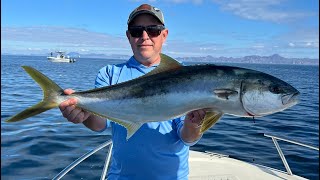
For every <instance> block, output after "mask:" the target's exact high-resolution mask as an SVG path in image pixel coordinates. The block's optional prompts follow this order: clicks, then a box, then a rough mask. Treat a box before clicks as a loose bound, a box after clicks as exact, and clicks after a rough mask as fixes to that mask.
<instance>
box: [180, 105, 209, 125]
mask: <svg viewBox="0 0 320 180" xmlns="http://www.w3.org/2000/svg"><path fill="white" fill-rule="evenodd" d="M205 115H206V111H205V110H204V109H199V110H195V111H191V112H189V113H188V114H187V115H186V117H185V120H184V125H185V126H188V127H191V128H200V127H201V124H202V123H203V119H204V117H205Z"/></svg>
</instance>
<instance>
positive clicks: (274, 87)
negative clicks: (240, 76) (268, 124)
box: [240, 73, 300, 117]
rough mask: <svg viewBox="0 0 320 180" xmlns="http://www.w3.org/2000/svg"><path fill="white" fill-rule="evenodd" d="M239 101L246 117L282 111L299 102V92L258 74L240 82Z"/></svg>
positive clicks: (262, 74) (283, 83)
mask: <svg viewBox="0 0 320 180" xmlns="http://www.w3.org/2000/svg"><path fill="white" fill-rule="evenodd" d="M240 89H241V93H240V100H241V102H242V105H243V108H244V109H245V111H246V112H247V115H248V116H257V117H259V116H260V117H261V116H265V115H269V114H273V113H276V112H280V111H283V110H285V109H287V108H289V107H292V106H294V105H295V104H297V103H298V101H299V95H300V93H299V91H298V90H297V89H295V88H294V87H293V86H291V85H290V84H288V83H286V82H284V81H282V80H281V79H278V78H276V77H273V76H271V75H268V74H264V73H260V74H256V75H255V76H253V77H251V78H248V79H246V80H243V81H242V82H241V88H240Z"/></svg>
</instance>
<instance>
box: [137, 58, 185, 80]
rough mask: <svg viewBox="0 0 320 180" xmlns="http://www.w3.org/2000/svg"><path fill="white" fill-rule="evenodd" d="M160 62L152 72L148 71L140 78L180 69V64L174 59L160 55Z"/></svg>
mask: <svg viewBox="0 0 320 180" xmlns="http://www.w3.org/2000/svg"><path fill="white" fill-rule="evenodd" d="M160 57H161V61H160V64H159V65H158V67H156V68H155V69H154V70H152V71H150V72H149V73H147V74H145V75H143V76H142V77H146V76H150V75H153V74H158V73H160V72H164V71H169V70H177V69H180V68H181V67H182V64H180V63H179V62H178V61H176V60H175V59H173V58H171V57H170V56H167V55H165V54H162V53H161V54H160Z"/></svg>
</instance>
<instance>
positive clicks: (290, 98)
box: [281, 91, 300, 105]
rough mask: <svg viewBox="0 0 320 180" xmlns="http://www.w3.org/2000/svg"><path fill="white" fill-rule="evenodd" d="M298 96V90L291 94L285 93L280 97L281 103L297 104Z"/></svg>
mask: <svg viewBox="0 0 320 180" xmlns="http://www.w3.org/2000/svg"><path fill="white" fill-rule="evenodd" d="M299 97H300V92H299V91H297V92H295V93H292V94H286V95H283V96H282V97H281V100H282V104H283V105H291V104H292V105H294V104H297V103H298V101H299Z"/></svg>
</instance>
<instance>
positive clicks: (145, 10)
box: [128, 4, 164, 25]
mask: <svg viewBox="0 0 320 180" xmlns="http://www.w3.org/2000/svg"><path fill="white" fill-rule="evenodd" d="M139 14H151V15H153V16H154V17H156V18H157V19H158V20H159V21H160V22H161V23H162V24H163V25H164V17H163V14H162V12H161V10H160V9H158V8H156V7H153V6H151V5H149V4H142V5H140V6H139V7H137V8H136V9H134V10H133V11H132V12H131V13H130V15H129V19H128V24H130V23H131V21H132V20H133V19H134V18H135V17H136V16H137V15H139Z"/></svg>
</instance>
